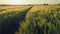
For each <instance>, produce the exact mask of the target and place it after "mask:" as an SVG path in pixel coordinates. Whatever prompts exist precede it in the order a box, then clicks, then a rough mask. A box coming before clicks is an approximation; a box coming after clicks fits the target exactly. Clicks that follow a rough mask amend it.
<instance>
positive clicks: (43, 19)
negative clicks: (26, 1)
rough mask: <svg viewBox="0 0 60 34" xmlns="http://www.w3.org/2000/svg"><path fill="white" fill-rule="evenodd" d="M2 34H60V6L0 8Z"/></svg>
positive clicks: (0, 33)
mask: <svg viewBox="0 0 60 34" xmlns="http://www.w3.org/2000/svg"><path fill="white" fill-rule="evenodd" d="M0 34H60V5H30V6H29V5H24V6H23V5H16V6H14V5H13V6H0Z"/></svg>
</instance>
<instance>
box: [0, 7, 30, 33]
mask: <svg viewBox="0 0 60 34" xmlns="http://www.w3.org/2000/svg"><path fill="white" fill-rule="evenodd" d="M30 8H31V7H28V8H24V9H22V10H18V11H16V10H11V11H2V12H0V34H14V32H15V31H16V30H18V27H19V25H20V22H21V21H23V20H24V18H25V15H26V13H27V12H28V10H29V9H30Z"/></svg>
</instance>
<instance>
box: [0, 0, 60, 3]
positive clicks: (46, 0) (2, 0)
mask: <svg viewBox="0 0 60 34" xmlns="http://www.w3.org/2000/svg"><path fill="white" fill-rule="evenodd" d="M44 3H46V4H60V0H0V4H44Z"/></svg>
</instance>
